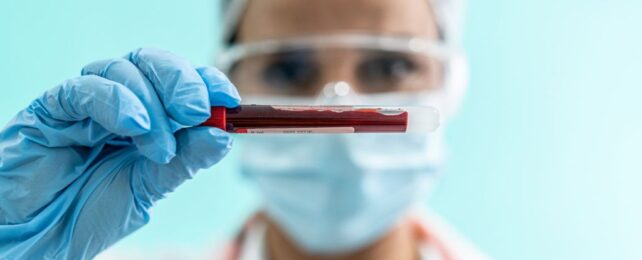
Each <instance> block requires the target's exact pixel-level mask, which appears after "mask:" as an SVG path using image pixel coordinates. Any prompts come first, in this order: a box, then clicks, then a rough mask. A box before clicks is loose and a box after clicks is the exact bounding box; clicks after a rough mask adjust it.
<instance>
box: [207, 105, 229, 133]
mask: <svg viewBox="0 0 642 260" xmlns="http://www.w3.org/2000/svg"><path fill="white" fill-rule="evenodd" d="M226 111H227V109H226V108H225V107H212V108H211V110H210V113H211V115H210V118H209V119H207V121H205V122H204V123H203V124H201V125H202V126H211V127H216V128H219V129H222V130H223V131H227V129H226V127H225V125H226V122H227V119H226V118H225V116H226Z"/></svg>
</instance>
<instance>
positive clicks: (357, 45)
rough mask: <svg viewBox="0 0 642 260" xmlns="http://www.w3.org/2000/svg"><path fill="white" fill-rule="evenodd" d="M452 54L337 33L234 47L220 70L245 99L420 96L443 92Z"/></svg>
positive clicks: (420, 44)
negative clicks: (448, 63)
mask: <svg viewBox="0 0 642 260" xmlns="http://www.w3.org/2000/svg"><path fill="white" fill-rule="evenodd" d="M452 53H453V50H450V49H448V48H447V47H446V46H444V45H443V44H441V43H440V42H437V41H434V40H430V39H423V38H408V37H386V36H380V35H358V34H337V35H324V36H309V37H300V38H289V39H285V40H267V41H260V42H250V43H243V44H237V45H233V46H231V47H230V48H228V49H226V50H225V51H224V52H223V53H221V54H220V56H219V60H218V61H219V62H218V66H219V68H221V69H222V70H223V71H225V72H226V73H227V74H228V75H229V76H230V78H231V79H232V81H233V82H234V84H235V85H236V87H237V88H238V89H239V91H240V92H241V95H242V96H243V97H244V98H246V97H257V96H260V97H281V98H290V99H293V100H297V99H299V100H305V99H307V100H309V99H310V98H318V97H331V96H348V95H354V94H358V95H368V96H370V95H373V96H380V95H381V94H394V95H399V94H401V95H403V96H410V97H417V96H421V95H423V94H425V93H426V92H432V91H434V90H439V89H440V88H442V86H443V80H444V74H445V70H446V65H445V63H446V62H447V61H448V59H449V57H450V55H451V54H452Z"/></svg>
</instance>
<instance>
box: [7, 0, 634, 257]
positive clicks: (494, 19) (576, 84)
mask: <svg viewBox="0 0 642 260" xmlns="http://www.w3.org/2000/svg"><path fill="white" fill-rule="evenodd" d="M216 10H217V9H216V2H215V1H210V0H185V1H150V0H145V1H125V0H114V1H79V0H64V1H28V0H27V1H17V0H13V1H2V3H0V35H1V36H0V37H1V38H0V39H1V41H0V88H1V90H2V92H0V97H1V98H0V122H7V121H8V120H9V119H10V118H11V117H12V116H13V115H14V114H15V113H16V112H17V111H18V110H20V109H22V108H24V107H25V106H26V105H27V104H28V103H29V102H30V101H31V100H32V99H34V98H35V97H36V96H38V95H39V94H40V93H42V92H43V91H44V90H45V89H48V88H51V87H53V86H54V85H56V84H57V83H59V82H61V81H62V80H64V79H66V78H70V77H74V76H76V75H78V73H79V71H80V69H81V68H82V66H83V65H85V64H87V63H89V62H91V61H93V60H96V59H103V58H110V57H116V56H121V55H124V54H125V53H126V52H128V51H129V50H131V49H134V48H136V47H140V46H154V47H158V48H164V49H168V50H171V51H173V52H175V53H178V54H180V55H181V56H184V57H186V58H188V59H189V60H190V61H192V62H193V63H194V64H197V65H203V64H211V61H212V57H213V55H214V53H215V50H216V49H217V47H218V44H217V41H216V39H215V38H214V37H215V35H216V34H217V32H218V30H219V27H218V26H217V25H216V23H217V17H215V15H214V14H215V13H216V12H217V11H216ZM641 11H642V2H640V1H635V0H629V1H627V0H613V1H597V0H588V1H587V0H566V1H559V0H525V1H507V0H486V1H471V2H469V5H468V20H467V30H466V38H465V39H466V44H465V45H466V51H467V52H468V54H469V57H470V63H471V84H470V91H469V93H468V96H467V99H466V102H465V104H464V106H463V107H462V109H461V113H460V114H459V116H458V117H457V119H456V120H454V121H453V122H452V124H451V125H450V127H449V129H448V130H449V132H448V140H449V143H450V153H451V158H450V159H451V160H450V167H449V168H448V172H447V174H446V175H445V177H444V178H443V179H442V180H441V183H440V185H439V186H438V188H437V190H436V192H435V194H434V196H433V197H432V199H431V205H432V206H433V207H434V208H435V209H436V210H437V211H438V212H439V213H440V214H442V215H443V216H445V217H446V218H447V219H448V220H449V221H450V222H451V223H453V224H454V225H455V226H457V228H458V229H459V230H460V231H462V232H463V233H465V234H466V235H467V236H468V237H470V238H471V239H472V240H473V241H474V242H476V243H477V244H478V245H479V246H480V247H482V248H483V249H484V250H485V251H486V252H488V253H489V254H490V255H491V256H493V257H495V258H496V259H642V246H641V245H640V242H641V241H642V223H640V222H641V221H642V206H641V204H642V203H641V202H640V199H642V189H641V188H640V184H642V158H641V157H642V152H641V150H642V149H641V147H642V115H641V114H642V105H641V101H640V98H642V72H641V70H642V50H641V47H642V34H641V33H640V26H642V15H640V13H641ZM238 159H239V156H238V154H237V153H233V154H232V156H230V157H228V158H227V159H226V160H225V161H224V162H223V163H221V164H220V165H218V166H217V167H215V168H214V169H210V170H208V171H205V172H202V173H200V174H199V175H198V176H197V178H196V179H195V180H194V181H191V182H189V183H187V184H186V185H184V186H182V187H181V188H179V189H178V190H177V192H176V193H174V194H172V195H171V196H169V198H167V199H166V200H164V201H162V202H160V203H159V204H158V206H157V207H156V208H155V210H154V215H153V218H152V220H151V223H150V224H149V225H148V226H146V227H145V228H143V229H142V230H140V231H138V232H136V233H135V234H134V235H132V236H130V237H128V238H126V239H125V240H123V241H122V242H121V243H119V244H117V245H116V246H115V247H113V248H112V249H111V250H114V251H122V252H129V251H154V250H161V249H167V248H170V247H179V248H186V249H187V250H192V249H198V250H206V248H207V247H209V246H212V245H214V244H216V243H218V242H221V241H224V240H225V239H226V238H228V237H229V236H231V235H232V234H233V233H234V232H235V230H236V229H237V228H238V226H239V225H240V224H241V223H242V222H243V220H244V218H245V217H246V216H247V215H248V214H250V213H251V211H252V208H253V207H254V206H255V205H257V198H256V194H254V193H253V191H252V189H251V186H249V184H247V183H245V182H243V180H242V178H241V177H240V176H239V175H238V173H237V171H236V167H235V166H236V162H237V161H238Z"/></svg>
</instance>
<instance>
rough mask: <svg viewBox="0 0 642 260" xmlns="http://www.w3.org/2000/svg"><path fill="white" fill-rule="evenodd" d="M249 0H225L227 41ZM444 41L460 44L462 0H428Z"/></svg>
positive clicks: (224, 11)
mask: <svg viewBox="0 0 642 260" xmlns="http://www.w3.org/2000/svg"><path fill="white" fill-rule="evenodd" d="M247 2H248V0H223V5H222V6H223V15H224V21H223V26H224V27H223V37H224V38H223V39H224V40H225V42H226V43H229V42H230V40H231V39H232V38H233V37H234V34H235V33H236V30H237V27H238V23H239V21H240V20H241V17H242V16H243V12H244V11H245V7H246V5H247ZM428 2H429V3H430V4H431V6H432V8H433V11H434V13H435V17H436V19H437V25H438V27H439V30H440V32H441V33H442V37H443V38H444V39H443V40H444V42H445V43H446V44H448V45H451V46H457V45H459V44H460V40H461V34H462V23H463V17H464V3H463V1H462V0H428Z"/></svg>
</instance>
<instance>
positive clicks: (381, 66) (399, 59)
mask: <svg viewBox="0 0 642 260" xmlns="http://www.w3.org/2000/svg"><path fill="white" fill-rule="evenodd" d="M416 71H417V64H416V63H415V62H414V61H413V60H412V59H411V58H409V57H406V56H404V55H403V54H395V53H389V54H388V53H386V54H375V55H372V57H368V58H366V59H364V61H363V62H362V63H361V64H360V65H359V67H358V68H357V75H358V77H359V80H360V81H361V83H362V84H363V85H364V86H365V87H366V88H367V91H369V92H383V91H394V90H398V89H399V88H402V87H403V86H402V85H403V81H404V80H405V79H406V78H408V77H410V76H412V74H413V73H415V72H416Z"/></svg>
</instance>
